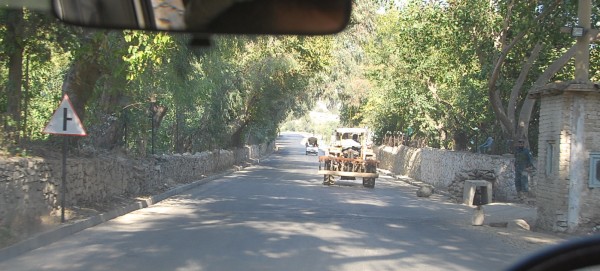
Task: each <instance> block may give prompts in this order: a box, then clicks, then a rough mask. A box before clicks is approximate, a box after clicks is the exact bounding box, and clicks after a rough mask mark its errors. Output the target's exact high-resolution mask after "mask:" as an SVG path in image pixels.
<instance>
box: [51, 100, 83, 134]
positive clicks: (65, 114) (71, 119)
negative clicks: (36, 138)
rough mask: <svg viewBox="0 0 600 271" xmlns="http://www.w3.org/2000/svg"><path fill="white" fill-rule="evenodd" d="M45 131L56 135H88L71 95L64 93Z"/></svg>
mask: <svg viewBox="0 0 600 271" xmlns="http://www.w3.org/2000/svg"><path fill="white" fill-rule="evenodd" d="M43 133H45V134H54V135H70V136H86V135H87V134H86V132H85V129H84V128H83V125H81V120H80V119H79V117H78V116H77V113H75V110H73V105H72V104H71V100H69V96H67V94H65V95H64V97H63V100H62V102H61V103H60V106H59V107H58V109H56V111H54V115H52V118H51V119H50V122H49V123H48V125H46V128H44V131H43Z"/></svg>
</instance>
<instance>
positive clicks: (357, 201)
mask: <svg viewBox="0 0 600 271" xmlns="http://www.w3.org/2000/svg"><path fill="white" fill-rule="evenodd" d="M343 203H348V204H363V205H373V206H379V207H387V206H389V204H388V203H387V202H384V201H381V200H377V199H346V200H344V202H343Z"/></svg>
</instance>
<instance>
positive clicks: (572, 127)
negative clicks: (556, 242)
mask: <svg viewBox="0 0 600 271" xmlns="http://www.w3.org/2000/svg"><path fill="white" fill-rule="evenodd" d="M538 145H539V151H538V166H537V168H538V174H537V175H536V177H535V178H536V180H535V182H536V183H537V184H538V187H537V191H536V196H537V206H538V220H537V223H536V226H537V227H539V228H542V229H545V230H552V231H577V230H580V229H588V228H591V227H595V226H597V225H600V212H599V211H598V210H599V208H600V191H599V190H598V188H590V187H589V185H588V182H589V163H590V159H589V155H590V153H591V152H598V151H600V94H599V93H593V92H592V93H580V92H568V91H567V92H565V93H564V94H561V95H544V96H542V97H541V108H540V135H539V142H538Z"/></svg>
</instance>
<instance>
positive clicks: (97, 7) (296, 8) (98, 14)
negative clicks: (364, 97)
mask: <svg viewBox="0 0 600 271" xmlns="http://www.w3.org/2000/svg"><path fill="white" fill-rule="evenodd" d="M351 5H352V0H53V8H54V13H55V14H56V16H57V17H58V18H59V19H61V20H62V21H64V22H67V23H71V24H75V25H80V26H90V27H102V28H118V29H144V30H165V31H180V32H196V33H215V34H311V35H319V34H331V33H336V32H339V31H341V30H343V29H344V28H345V27H346V25H347V24H348V21H349V18H350V9H351Z"/></svg>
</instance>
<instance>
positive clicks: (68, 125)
mask: <svg viewBox="0 0 600 271" xmlns="http://www.w3.org/2000/svg"><path fill="white" fill-rule="evenodd" d="M43 133H45V134H53V135H62V136H64V137H63V153H62V182H61V186H62V187H61V196H60V205H61V211H60V221H61V222H62V223H64V222H65V206H66V202H67V148H68V138H67V137H66V136H86V135H87V133H86V132H85V129H84V128H83V125H82V124H81V120H80V119H79V117H78V116H77V113H76V112H75V110H74V109H73V104H71V100H70V99H69V96H68V95H67V94H64V95H63V99H62V102H61V103H60V105H59V106H58V109H56V111H54V114H53V115H52V118H51V119H50V121H49V122H48V125H46V128H44V131H43Z"/></svg>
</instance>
